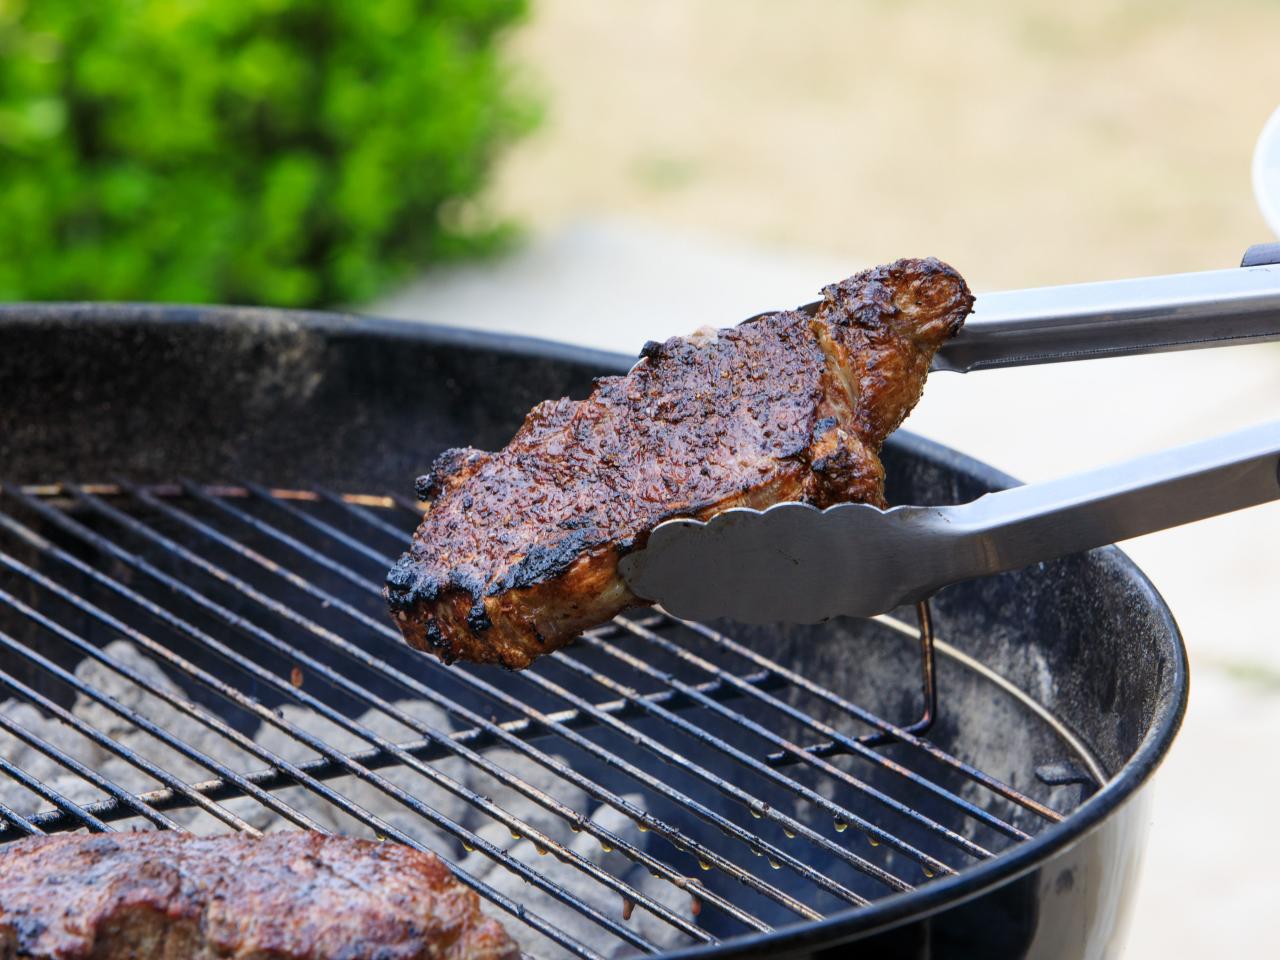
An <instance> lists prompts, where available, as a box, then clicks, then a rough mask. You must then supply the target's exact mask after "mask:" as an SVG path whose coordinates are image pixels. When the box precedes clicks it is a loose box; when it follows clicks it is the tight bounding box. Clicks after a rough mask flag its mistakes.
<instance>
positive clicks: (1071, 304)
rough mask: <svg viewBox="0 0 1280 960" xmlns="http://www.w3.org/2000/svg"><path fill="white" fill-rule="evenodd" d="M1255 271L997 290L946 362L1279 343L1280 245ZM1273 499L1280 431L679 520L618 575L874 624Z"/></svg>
mask: <svg viewBox="0 0 1280 960" xmlns="http://www.w3.org/2000/svg"><path fill="white" fill-rule="evenodd" d="M1244 262H1245V265H1244V266H1242V267H1240V268H1237V269H1233V270H1214V271H1209V272H1205V273H1187V274H1178V275H1174V276H1165V277H1151V278H1146V279H1137V280H1122V281H1118V282H1110V283H1089V284H1081V285H1076V286H1064V287H1047V288H1044V289H1039V290H1026V291H1016V292H1010V293H994V294H987V295H984V296H982V297H979V298H978V302H977V305H976V307H975V309H974V312H973V315H972V316H971V318H970V319H969V321H968V322H967V323H966V325H965V327H964V329H963V330H962V331H961V333H960V334H959V336H957V337H956V338H955V339H954V340H952V341H950V342H949V343H948V344H946V345H945V346H944V347H943V348H942V349H941V350H940V351H939V352H938V355H937V357H936V359H935V360H934V364H933V368H934V369H935V370H952V371H958V372H961V373H964V372H969V371H973V370H985V369H993V368H997V367H1008V366H1017V365H1024V364H1037V363H1055V362H1059V361H1065V360H1079V359H1087V358H1095V357H1116V356H1125V355H1130V354H1139V353H1161V352H1166V351H1172V350H1187V349H1193V348H1200V347H1217V346H1226V345H1231V344H1241V343H1261V342H1267V341H1280V244H1269V245H1264V246H1260V247H1254V248H1250V251H1249V253H1248V254H1246V256H1245V261H1244ZM1277 367H1278V369H1280V358H1277ZM1276 499H1280V420H1277V421H1272V422H1270V423H1267V424H1263V425H1262V426H1257V427H1252V428H1249V429H1246V430H1241V431H1238V432H1236V433H1231V434H1227V435H1226V436H1222V437H1218V438H1216V439H1213V440H1205V441H1202V442H1199V443H1193V444H1190V445H1188V446H1184V447H1178V448H1175V449H1172V450H1167V451H1163V452H1161V453H1157V454H1153V455H1150V456H1144V457H1138V458H1136V459H1133V460H1129V461H1126V462H1124V463H1119V464H1115V465H1113V466H1108V467H1104V468H1102V469H1100V470H1094V471H1091V472H1088V473H1082V474H1077V475H1075V476H1070V477H1064V478H1061V479H1058V480H1052V481H1049V482H1047V483H1037V484H1031V485H1029V486H1022V487H1014V488H1012V489H1009V490H1002V491H999V492H996V493H989V494H987V495H985V496H983V497H980V498H979V499H977V500H975V501H973V502H972V503H965V504H961V505H959V506H945V507H926V506H900V507H893V508H891V509H889V510H879V509H877V508H876V507H872V506H869V505H867V504H858V503H849V504H839V505H837V506H833V507H828V508H827V509H825V510H819V509H817V508H816V507H812V506H809V505H807V504H802V503H779V504H776V505H774V506H772V507H769V508H768V509H766V510H752V509H747V508H734V509H731V510H726V511H725V512H723V513H720V514H717V515H716V516H714V517H712V518H711V519H710V520H707V521H705V522H700V521H696V520H687V519H676V520H670V521H667V522H666V523H663V524H661V525H659V526H658V527H657V528H656V529H655V530H654V531H653V533H652V534H651V535H650V537H649V541H648V543H647V544H646V546H645V548H644V549H643V550H638V551H636V552H634V553H631V554H629V555H627V556H626V557H624V558H623V559H622V561H621V564H620V569H621V572H622V575H623V577H624V578H625V579H626V581H627V584H628V586H629V587H630V589H631V590H632V592H633V593H635V594H636V595H637V596H639V597H643V598H645V599H647V600H651V601H653V602H656V603H659V604H661V605H662V607H663V608H664V609H665V610H667V612H669V613H671V614H673V615H674V616H677V617H683V618H686V619H708V618H714V617H729V618H731V619H734V620H738V621H741V622H744V623H770V622H775V621H790V622H796V623H814V622H817V621H820V620H824V619H826V618H828V617H832V616H836V615H839V614H845V615H850V616H859V617H871V616H876V615H877V614H881V613H886V612H888V611H889V610H892V609H894V608H895V607H898V606H901V605H903V604H908V603H914V602H917V601H920V600H924V599H926V598H928V597H929V596H931V595H932V594H933V593H935V592H936V591H937V590H939V589H941V588H942V587H944V586H946V585H948V584H951V583H956V582H959V581H962V580H970V579H973V578H975V577H982V576H986V575H988V574H994V573H1002V572H1004V571H1008V570H1016V569H1019V568H1021V567H1025V566H1027V565H1029V564H1032V563H1037V562H1040V561H1045V560H1052V559H1055V558H1057V557H1061V556H1065V555H1067V554H1070V553H1075V552H1077V551H1080V550H1087V549H1091V548H1093V547H1099V546H1103V545H1105V544H1109V543H1115V542H1117V541H1121V540H1127V539H1129V538H1131V537H1137V536H1141V535H1142V534H1146V533H1154V532H1155V531H1157V530H1165V529H1167V528H1169V527H1175V526H1179V525H1180V524H1184V523H1189V522H1191V521H1194V520H1203V519H1206V518H1208V517H1213V516H1217V515H1219V514H1223V513H1229V512H1231V511H1234V510H1240V509H1243V508H1245V507H1251V506H1255V505H1257V504H1260V503H1266V502H1268V501H1271V500H1276Z"/></svg>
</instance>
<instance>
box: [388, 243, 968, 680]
mask: <svg viewBox="0 0 1280 960" xmlns="http://www.w3.org/2000/svg"><path fill="white" fill-rule="evenodd" d="M972 306H973V297H972V295H971V294H970V293H969V290H968V287H967V286H966V285H965V283H964V280H963V279H961V277H960V275H959V274H958V273H956V271H955V270H953V269H952V268H951V267H949V266H947V265H945V264H943V263H940V262H939V261H937V260H933V259H925V260H899V261H897V262H895V263H892V264H889V265H887V266H882V267H876V268H874V269H871V270H866V271H864V272H862V273H859V274H857V275H856V276H853V277H850V278H849V279H847V280H844V281H843V282H841V283H837V284H833V285H831V286H829V287H827V288H825V289H824V290H823V300H822V302H821V304H820V305H819V307H818V309H817V311H816V313H815V314H813V315H810V314H808V313H805V312H801V311H785V312H781V313H773V314H767V315H765V316H763V317H759V318H757V319H754V320H750V321H747V322H746V323H742V324H740V325H738V326H737V327H733V328H730V329H726V330H720V331H712V330H707V329H706V328H704V329H703V330H700V331H698V332H697V333H696V334H694V335H692V336H690V337H687V338H682V337H675V338H672V339H671V340H668V341H666V342H665V343H661V344H659V343H653V342H651V343H647V344H645V346H644V349H643V351H642V354H641V361H640V362H639V363H638V364H637V365H636V366H635V367H634V368H633V369H632V370H631V372H630V373H628V374H626V375H625V376H621V377H604V378H601V379H600V380H598V381H597V382H596V384H595V387H594V389H593V390H592V392H591V395H590V396H589V397H587V398H586V399H585V400H581V401H574V400H569V399H560V400H548V401H545V402H543V403H540V404H538V406H536V407H534V408H533V410H532V411H530V413H529V415H528V417H527V418H526V419H525V421H524V424H523V425H522V426H521V427H520V429H519V430H518V431H517V432H516V435H515V436H514V437H513V438H512V439H511V442H510V443H508V444H507V445H506V446H505V447H504V448H503V449H502V450H500V451H498V452H496V453H488V452H485V451H482V450H475V449H471V448H464V449H456V450H449V451H446V452H445V453H444V454H442V455H441V456H440V457H439V458H438V459H437V460H436V462H435V465H434V466H433V468H432V470H431V472H430V473H429V474H428V475H426V476H424V477H422V478H420V480H419V483H418V493H419V497H420V498H421V499H423V500H424V501H426V502H427V505H426V514H425V516H424V517H423V520H422V523H421V525H420V526H419V527H418V530H417V532H416V533H415V534H414V538H413V543H412V546H411V547H410V550H409V552H408V553H406V554H405V555H404V556H403V557H401V558H400V560H399V561H398V562H397V563H396V565H395V566H394V567H393V568H392V569H391V571H390V573H389V574H388V575H387V589H386V596H387V600H388V603H389V605H390V608H391V612H392V615H393V617H394V618H395V620H396V622H397V624H398V625H399V627H400V630H401V632H402V633H403V634H404V636H405V639H406V640H408V642H409V643H410V644H412V645H413V646H414V647H417V648H419V649H422V650H428V651H430V652H432V653H434V654H436V655H437V656H439V657H440V658H441V659H443V660H445V661H446V662H449V661H453V660H458V659H462V660H470V661H476V662H489V663H500V664H502V665H504V666H506V667H510V668H512V669H520V668H523V667H526V666H528V665H529V664H530V663H531V662H532V661H533V660H534V659H535V658H536V657H538V656H539V655H541V654H543V653H547V652H550V651H551V650H554V649H556V648H557V647H560V646H563V645H564V644H566V643H568V642H569V641H570V640H572V639H573V638H574V637H575V636H576V635H577V634H578V633H580V632H581V631H582V630H584V629H586V628H588V627H592V626H595V625H598V624H600V623H604V622H606V621H608V620H609V619H610V618H611V617H613V616H614V615H616V614H617V613H619V612H621V611H622V610H624V609H626V608H627V607H629V606H633V605H636V604H638V603H642V602H643V601H642V600H641V599H640V598H638V597H636V596H634V595H633V594H632V593H631V592H630V591H629V590H628V589H627V586H626V584H625V583H624V582H623V580H622V579H621V577H620V576H619V574H618V569H617V568H618V560H619V559H620V558H621V557H622V555H623V554H625V553H626V552H627V551H628V550H631V549H634V548H635V547H637V546H639V545H643V543H644V542H645V538H646V537H647V536H648V535H649V532H650V531H651V530H653V528H654V527H655V526H657V525H658V524H659V523H661V522H663V521H664V520H668V519H671V518H673V517H694V518H698V519H705V518H707V517H709V516H712V515H714V514H716V513H719V512H720V511H722V510H726V509H728V508H730V507H736V506H749V507H755V508H762V507H766V506H768V505H770V504H773V503H778V502H781V501H784V500H798V501H802V502H806V503H812V504H816V505H818V506H827V505H829V504H832V503H839V502H849V501H860V502H866V503H873V504H877V505H881V504H883V503H884V470H883V468H882V466H881V464H880V458H879V454H880V447H881V445H882V444H883V442H884V439H885V437H887V436H888V435H889V434H890V433H891V432H892V431H893V430H895V429H896V428H897V426H898V425H899V424H900V423H901V422H902V420H903V418H904V417H905V416H906V415H907V414H908V413H909V412H910V411H911V409H912V407H914V406H915V404H916V401H917V400H919V398H920V392H921V390H922V389H923V387H924V381H925V377H926V375H927V373H928V370H929V364H930V362H931V361H932V359H933V355H934V353H935V352H936V350H937V349H938V347H939V346H940V345H941V344H942V343H943V342H944V341H945V340H946V339H947V338H948V337H951V336H954V335H955V334H956V332H958V331H959V329H960V327H961V325H962V324H963V322H964V318H965V317H966V316H967V315H968V313H969V311H970V310H971V309H972Z"/></svg>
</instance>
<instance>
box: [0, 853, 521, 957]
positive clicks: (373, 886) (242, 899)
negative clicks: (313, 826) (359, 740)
mask: <svg viewBox="0 0 1280 960" xmlns="http://www.w3.org/2000/svg"><path fill="white" fill-rule="evenodd" d="M519 955H520V951H519V948H518V947H517V946H516V943H515V941H514V940H512V939H511V937H510V936H508V935H507V932H506V931H505V930H504V929H503V928H502V926H501V924H499V923H498V922H497V921H496V920H490V919H489V918H487V917H485V916H484V915H483V914H481V912H480V900H479V898H478V897H477V896H476V895H475V894H474V893H473V892H472V891H470V890H468V889H467V888H466V887H464V886H462V885H461V884H460V883H458V881H456V880H455V879H454V878H453V875H452V874H451V873H450V872H449V870H448V868H446V867H445V865H444V864H443V863H441V862H440V861H439V860H437V859H436V858H435V857H433V856H431V855H430V854H427V853H420V852H418V851H416V850H413V849H410V848H409V847H404V846H400V845H399V844H395V843H376V842H374V841H371V840H357V839H352V838H349V837H332V836H324V835H322V834H318V833H275V834H270V835H268V836H264V837H250V836H244V835H230V836H220V837H194V836H191V835H189V834H179V833H114V834H110V833H109V834H97V835H92V836H84V835H71V834H61V835H57V836H48V837H32V838H30V839H27V840H22V841H19V842H17V843H12V844H8V845H6V846H0V960H9V958H17V957H30V958H37V960H54V958H56V960H91V958H92V960H124V958H141V957H148V958H156V960H160V958H173V960H214V958H218V960H237V958H240V960H249V958H265V957H273V958H276V960H348V958H355V957H388V958H390V957H396V958H399V960H515V958H516V957H518V956H519Z"/></svg>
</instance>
